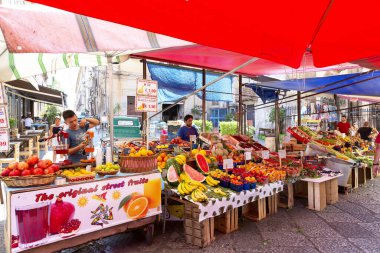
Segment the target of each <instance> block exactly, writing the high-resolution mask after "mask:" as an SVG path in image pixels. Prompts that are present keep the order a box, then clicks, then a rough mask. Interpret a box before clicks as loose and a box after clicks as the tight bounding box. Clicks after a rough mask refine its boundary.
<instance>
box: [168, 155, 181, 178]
mask: <svg viewBox="0 0 380 253" xmlns="http://www.w3.org/2000/svg"><path fill="white" fill-rule="evenodd" d="M171 166H173V167H174V168H175V169H176V171H177V174H178V175H179V174H181V173H182V166H181V165H179V164H178V162H177V161H176V160H175V159H174V158H170V159H168V160H167V161H166V168H167V169H169V168H170V167H171Z"/></svg>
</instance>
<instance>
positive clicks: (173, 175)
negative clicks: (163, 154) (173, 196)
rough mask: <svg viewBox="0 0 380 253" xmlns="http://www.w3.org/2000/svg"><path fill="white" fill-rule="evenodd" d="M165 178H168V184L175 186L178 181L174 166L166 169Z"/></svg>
mask: <svg viewBox="0 0 380 253" xmlns="http://www.w3.org/2000/svg"><path fill="white" fill-rule="evenodd" d="M166 179H167V180H168V182H169V184H171V185H173V186H176V185H178V182H179V176H178V174H177V170H176V169H175V168H174V166H173V165H172V166H170V167H169V169H168V172H167V174H166Z"/></svg>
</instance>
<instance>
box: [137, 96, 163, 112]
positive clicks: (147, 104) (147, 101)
mask: <svg viewBox="0 0 380 253" xmlns="http://www.w3.org/2000/svg"><path fill="white" fill-rule="evenodd" d="M157 104H158V103H157V98H154V97H144V96H136V111H137V112H157Z"/></svg>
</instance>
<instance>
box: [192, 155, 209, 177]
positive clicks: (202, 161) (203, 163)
mask: <svg viewBox="0 0 380 253" xmlns="http://www.w3.org/2000/svg"><path fill="white" fill-rule="evenodd" d="M195 162H196V163H197V167H198V169H199V170H200V171H201V172H203V173H208V172H209V171H210V168H209V167H208V163H207V160H206V157H204V156H203V155H202V154H196V155H195Z"/></svg>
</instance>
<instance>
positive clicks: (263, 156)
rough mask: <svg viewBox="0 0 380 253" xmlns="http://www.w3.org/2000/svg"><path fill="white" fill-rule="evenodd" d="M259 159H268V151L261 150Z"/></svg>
mask: <svg viewBox="0 0 380 253" xmlns="http://www.w3.org/2000/svg"><path fill="white" fill-rule="evenodd" d="M261 158H263V159H264V160H266V159H269V151H268V150H263V151H262V152H261Z"/></svg>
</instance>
